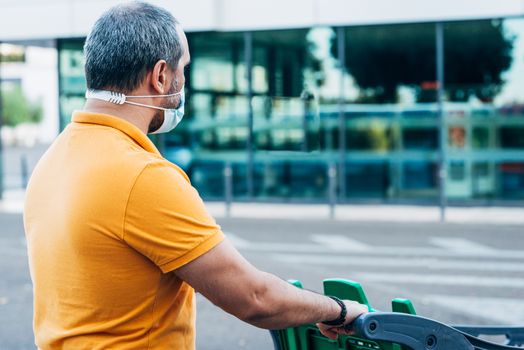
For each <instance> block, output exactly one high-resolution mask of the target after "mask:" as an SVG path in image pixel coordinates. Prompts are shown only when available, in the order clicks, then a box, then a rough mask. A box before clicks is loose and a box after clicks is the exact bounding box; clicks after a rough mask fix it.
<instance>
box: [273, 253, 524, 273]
mask: <svg viewBox="0 0 524 350" xmlns="http://www.w3.org/2000/svg"><path fill="white" fill-rule="evenodd" d="M271 256H272V258H274V259H275V260H278V261H282V262H285V263H291V264H312V265H328V266H348V267H350V266H362V267H366V266H371V267H386V268H391V267H397V268H409V267H417V268H426V269H429V270H436V271H438V270H452V271H456V270H459V271H461V270H465V271H496V272H502V271H513V272H524V264H516V263H513V262H511V263H510V262H498V261H485V260H448V259H446V260H441V259H432V258H400V257H398V258H385V257H366V256H358V257H356V256H351V255H319V254H317V255H313V254H273V255H271Z"/></svg>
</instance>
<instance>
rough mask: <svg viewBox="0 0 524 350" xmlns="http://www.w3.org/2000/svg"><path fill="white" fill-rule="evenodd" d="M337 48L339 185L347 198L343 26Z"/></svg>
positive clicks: (342, 196)
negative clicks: (338, 73) (338, 72)
mask: <svg viewBox="0 0 524 350" xmlns="http://www.w3.org/2000/svg"><path fill="white" fill-rule="evenodd" d="M337 45H338V46H337V48H338V61H339V68H340V92H339V93H340V95H339V99H338V135H339V137H338V148H339V164H338V166H339V169H338V186H339V192H338V193H339V198H340V199H342V200H344V199H345V198H346V192H347V189H346V116H345V113H344V78H345V73H346V52H345V49H346V32H345V31H344V28H343V27H338V28H337Z"/></svg>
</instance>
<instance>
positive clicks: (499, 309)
mask: <svg viewBox="0 0 524 350" xmlns="http://www.w3.org/2000/svg"><path fill="white" fill-rule="evenodd" d="M422 301H423V302H424V303H426V302H427V303H430V304H433V305H435V306H440V307H445V308H449V309H451V310H460V312H461V313H467V314H470V315H472V316H476V317H482V318H485V319H486V320H487V321H489V322H491V323H495V324H501V325H507V324H515V325H523V324H524V300H523V299H508V298H479V297H471V296H465V297H462V296H453V295H427V296H424V297H423V298H422Z"/></svg>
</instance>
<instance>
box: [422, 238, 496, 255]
mask: <svg viewBox="0 0 524 350" xmlns="http://www.w3.org/2000/svg"><path fill="white" fill-rule="evenodd" d="M430 242H431V243H432V244H434V245H436V246H439V247H442V248H445V249H449V250H452V251H457V252H461V253H464V254H470V253H493V251H494V249H493V248H491V247H488V246H485V245H482V244H480V243H477V242H473V241H470V240H468V239H464V238H459V237H431V238H430Z"/></svg>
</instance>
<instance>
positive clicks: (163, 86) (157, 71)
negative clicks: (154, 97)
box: [149, 60, 169, 95]
mask: <svg viewBox="0 0 524 350" xmlns="http://www.w3.org/2000/svg"><path fill="white" fill-rule="evenodd" d="M167 72H168V65H167V62H166V61H165V60H159V61H158V62H157V63H155V66H154V67H153V71H152V72H151V75H150V81H149V83H150V88H151V89H153V91H156V92H157V93H158V94H160V95H165V94H167V92H168V91H169V86H168V83H167Z"/></svg>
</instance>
